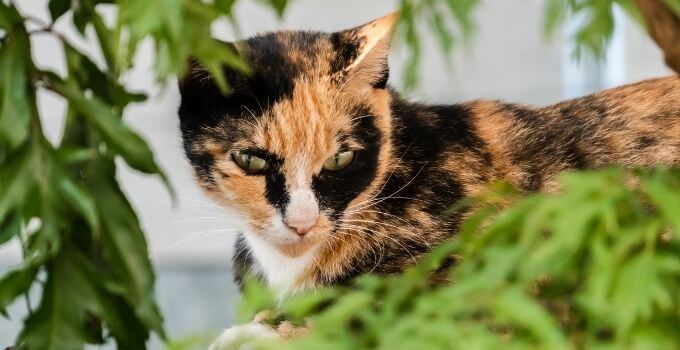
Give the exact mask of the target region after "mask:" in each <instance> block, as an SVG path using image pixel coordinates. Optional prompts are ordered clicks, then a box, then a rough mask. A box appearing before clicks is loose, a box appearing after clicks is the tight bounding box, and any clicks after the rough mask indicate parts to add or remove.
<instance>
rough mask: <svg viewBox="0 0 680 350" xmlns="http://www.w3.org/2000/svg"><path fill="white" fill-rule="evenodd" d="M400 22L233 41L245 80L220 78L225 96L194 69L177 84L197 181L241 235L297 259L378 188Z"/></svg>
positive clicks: (389, 19) (384, 165) (232, 75)
mask: <svg viewBox="0 0 680 350" xmlns="http://www.w3.org/2000/svg"><path fill="white" fill-rule="evenodd" d="M395 21H396V15H390V16H386V17H383V18H380V19H378V20H376V21H373V22H370V23H368V24H366V25H363V26H359V27H356V28H353V29H349V30H345V31H341V32H336V33H319V32H303V31H283V32H274V33H269V34H264V35H259V36H256V37H253V38H250V39H248V40H245V41H242V42H238V43H235V44H233V47H234V48H235V49H236V51H237V52H238V54H239V55H241V56H242V57H243V58H245V60H246V61H247V62H248V64H249V66H250V68H251V71H252V72H251V74H248V75H245V74H241V73H237V72H234V71H231V70H225V75H226V77H227V80H228V82H229V84H230V88H231V89H230V92H229V93H227V94H226V95H224V94H222V93H221V92H220V90H219V89H218V87H217V86H216V84H215V81H214V79H213V77H212V76H211V75H210V74H209V73H208V72H207V70H206V69H204V68H203V67H201V66H200V65H199V64H197V63H195V62H193V63H192V66H191V69H190V72H189V73H188V74H187V76H186V77H184V78H183V79H182V80H181V81H180V91H181V95H182V102H181V106H180V111H179V115H180V121H181V129H182V135H183V138H184V147H185V150H186V153H187V156H188V158H189V160H190V161H191V163H192V165H193V168H194V171H195V177H196V179H197V181H198V182H199V184H200V185H201V186H202V187H203V188H204V189H205V190H206V191H207V192H208V193H209V194H210V195H211V196H212V197H213V198H216V199H217V200H218V201H219V202H220V203H222V204H223V205H225V206H227V207H229V208H231V209H232V210H233V211H235V212H237V213H239V214H240V215H241V218H243V219H244V221H246V222H247V223H248V228H249V229H248V230H247V231H248V232H245V234H246V235H252V237H253V238H255V239H261V240H263V241H265V242H268V243H269V244H271V245H273V246H274V247H276V248H277V249H278V250H280V251H281V252H282V253H284V254H286V255H288V256H298V255H301V254H303V253H304V252H306V251H308V250H309V249H310V248H312V247H315V246H317V245H318V244H320V242H322V241H323V240H326V239H330V237H331V236H332V235H333V232H334V230H335V229H336V228H337V227H338V220H340V219H342V218H346V217H349V216H351V215H352V213H353V212H354V211H356V210H357V209H358V208H359V207H361V206H362V203H365V202H366V201H369V200H370V199H371V197H372V196H374V195H375V194H376V192H378V191H379V190H380V184H381V183H382V181H383V180H384V178H385V176H386V173H387V169H388V163H389V154H390V151H391V141H390V134H391V128H392V125H391V111H390V93H389V91H388V90H387V86H386V82H387V76H388V65H387V61H388V59H387V56H388V51H389V41H390V36H391V32H392V29H393V26H394V24H395Z"/></svg>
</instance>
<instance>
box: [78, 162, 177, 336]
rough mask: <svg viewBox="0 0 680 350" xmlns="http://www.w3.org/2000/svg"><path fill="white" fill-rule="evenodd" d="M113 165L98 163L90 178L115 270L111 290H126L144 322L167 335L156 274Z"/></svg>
mask: <svg viewBox="0 0 680 350" xmlns="http://www.w3.org/2000/svg"><path fill="white" fill-rule="evenodd" d="M112 167H113V165H112V164H110V165H108V166H107V165H105V164H99V165H97V166H96V169H95V171H96V173H94V174H93V176H92V177H91V178H89V179H87V181H88V186H89V188H90V191H91V192H92V193H93V194H94V196H95V198H97V202H96V203H97V209H98V211H99V213H101V215H100V219H101V223H102V249H103V253H104V255H105V256H106V258H107V260H108V261H109V262H110V265H111V268H112V269H113V271H115V275H116V276H117V278H116V284H118V285H119V286H120V287H121V288H114V289H112V292H115V293H123V296H124V298H125V299H126V300H127V301H128V302H129V303H130V304H131V305H132V306H133V307H134V310H135V314H136V315H137V316H138V317H139V319H140V320H141V321H142V322H143V323H144V325H145V326H146V327H147V328H149V329H152V330H154V331H155V332H156V333H158V334H159V335H160V336H161V337H164V334H165V333H164V330H163V326H162V316H161V314H160V311H159V309H158V306H157V305H156V303H155V299H154V287H153V286H154V274H153V269H152V267H151V262H150V261H149V256H148V251H147V245H146V240H145V238H144V234H143V233H142V231H141V229H140V227H139V222H138V221H137V218H136V216H135V214H134V211H133V210H132V207H131V206H130V204H129V203H128V201H127V199H126V198H125V196H124V195H123V193H122V192H121V191H120V189H119V188H118V185H117V184H116V182H115V178H114V177H113V174H112V173H111V170H112Z"/></svg>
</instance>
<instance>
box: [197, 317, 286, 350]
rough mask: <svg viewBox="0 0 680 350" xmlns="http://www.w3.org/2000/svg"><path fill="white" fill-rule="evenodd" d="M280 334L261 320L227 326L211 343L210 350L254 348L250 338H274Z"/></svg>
mask: <svg viewBox="0 0 680 350" xmlns="http://www.w3.org/2000/svg"><path fill="white" fill-rule="evenodd" d="M276 337H278V334H277V333H276V331H275V330H274V329H272V328H271V327H267V326H265V325H263V324H262V323H259V322H253V323H248V324H244V325H240V326H234V327H231V328H227V329H226V330H225V331H224V332H222V334H221V335H220V336H219V337H217V339H215V341H213V343H212V344H210V347H209V348H208V350H236V349H239V350H242V349H243V350H245V349H251V348H253V345H252V344H249V340H250V341H251V343H252V341H257V340H258V339H272V338H276Z"/></svg>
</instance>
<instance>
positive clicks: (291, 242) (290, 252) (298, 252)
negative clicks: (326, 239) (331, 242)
mask: <svg viewBox="0 0 680 350" xmlns="http://www.w3.org/2000/svg"><path fill="white" fill-rule="evenodd" d="M323 236H324V235H323V234H320V233H317V234H312V235H306V236H304V237H295V238H293V239H287V240H285V241H283V242H282V241H277V242H270V243H271V244H272V245H273V246H274V247H275V248H276V249H277V250H278V251H280V252H281V253H282V254H283V255H285V256H287V257H290V258H296V257H299V256H302V255H304V254H305V253H307V252H309V251H310V250H312V249H314V248H316V247H317V246H318V245H319V243H320V242H321V240H322V239H323Z"/></svg>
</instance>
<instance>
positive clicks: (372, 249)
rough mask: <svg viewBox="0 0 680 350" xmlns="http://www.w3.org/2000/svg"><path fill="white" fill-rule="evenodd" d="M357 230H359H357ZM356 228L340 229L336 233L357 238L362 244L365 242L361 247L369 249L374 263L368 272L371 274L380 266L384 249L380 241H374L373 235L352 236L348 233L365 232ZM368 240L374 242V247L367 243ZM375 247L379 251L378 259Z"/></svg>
mask: <svg viewBox="0 0 680 350" xmlns="http://www.w3.org/2000/svg"><path fill="white" fill-rule="evenodd" d="M357 228H360V230H359V229H357ZM357 228H352V227H342V229H341V230H339V231H338V232H339V233H342V234H343V235H348V236H351V237H354V238H357V239H359V240H361V241H362V242H365V243H366V245H363V247H364V248H365V247H370V252H371V254H372V255H373V261H375V265H374V266H373V268H372V269H371V270H370V271H369V272H373V270H375V268H376V267H377V266H378V265H379V264H380V262H382V259H383V258H384V256H385V247H384V243H383V242H381V241H379V240H378V239H376V237H375V236H374V235H371V234H368V235H356V234H353V233H351V232H350V230H351V231H354V232H357V233H363V232H364V231H363V230H365V228H363V227H359V226H357ZM368 239H370V240H372V241H373V242H375V243H376V245H374V244H371V241H369V240H368ZM376 246H377V248H378V249H379V250H380V257H378V255H377V253H376V249H375V248H376Z"/></svg>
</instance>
